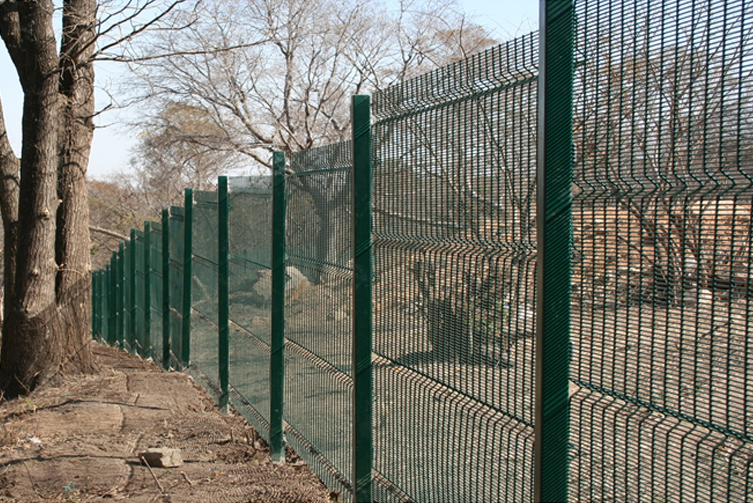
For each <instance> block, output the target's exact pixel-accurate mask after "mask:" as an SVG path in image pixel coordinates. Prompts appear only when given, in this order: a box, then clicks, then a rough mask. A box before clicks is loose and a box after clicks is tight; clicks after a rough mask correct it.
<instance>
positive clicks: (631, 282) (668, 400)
mask: <svg viewBox="0 0 753 503" xmlns="http://www.w3.org/2000/svg"><path fill="white" fill-rule="evenodd" d="M562 3H567V2H562ZM574 8H575V10H574V43H573V52H574V61H573V73H572V84H573V87H574V90H573V93H572V117H573V120H572V128H571V130H569V131H568V132H569V133H572V146H573V148H572V163H573V173H572V176H573V184H572V188H571V196H572V230H573V236H572V246H571V260H572V278H571V282H570V290H568V291H565V290H564V289H563V290H562V292H561V294H562V295H571V309H570V317H571V330H570V335H569V338H570V344H571V346H570V348H571V351H570V355H571V357H570V364H569V365H570V382H569V389H568V390H565V391H566V392H569V410H570V412H569V417H570V428H569V431H570V435H569V445H568V446H567V451H568V452H567V453H566V454H567V455H566V459H565V460H564V466H566V468H567V467H568V466H569V468H568V470H569V471H567V472H566V473H568V474H569V477H568V480H567V483H563V484H562V485H563V491H564V492H563V493H562V494H566V495H568V497H569V499H570V500H573V501H605V500H610V501H645V500H652V501H657V500H661V501H711V500H713V501H741V502H742V501H748V500H750V499H753V487H752V486H753V483H752V482H751V480H753V473H751V472H752V468H751V464H753V445H752V444H751V442H752V441H753V426H751V425H752V424H753V423H752V421H753V405H751V396H753V389H751V388H752V386H753V385H752V384H751V357H750V354H751V353H750V349H751V348H750V346H749V345H750V343H749V334H750V329H751V327H750V323H751V321H750V319H751V313H750V309H751V281H750V273H751V270H750V263H751V239H753V238H752V229H753V219H751V211H752V210H753V208H752V207H751V206H753V183H752V182H753V155H752V154H753V149H752V148H751V146H750V144H751V139H753V138H751V137H753V121H752V120H751V119H753V101H752V100H751V96H753V93H752V92H751V91H753V89H751V86H753V80H752V79H751V75H749V73H750V72H751V69H753V66H752V63H753V55H752V54H751V50H750V47H751V44H750V36H751V34H753V32H752V30H753V6H751V5H750V4H748V3H747V2H744V1H742V0H734V1H733V0H730V1H726V2H711V1H708V0H706V1H701V0H640V1H630V2H628V1H607V0H575V1H574ZM539 42H540V40H539V37H538V36H537V35H536V34H531V35H527V36H523V37H520V38H518V39H515V40H513V41H511V42H508V43H506V44H503V45H501V46H498V47H495V48H492V49H490V50H488V51H485V52H483V53H480V54H478V55H475V56H472V57H470V58H468V59H465V60H462V61H459V62H457V63H454V64H452V65H450V66H447V67H443V68H440V69H438V70H435V71H434V72H431V73H428V74H426V75H423V76H420V77H418V78H416V79H413V80H411V81H408V82H405V83H402V84H400V85H397V86H394V87H392V88H389V89H387V90H384V91H382V92H378V93H375V94H374V96H373V107H372V113H373V116H374V121H373V125H372V128H371V134H372V143H371V145H372V150H371V159H372V166H373V185H372V186H371V194H372V205H373V206H372V208H371V210H370V211H371V216H372V221H373V227H372V239H373V254H374V256H373V258H374V264H373V277H372V287H373V305H372V307H371V310H372V311H371V313H372V315H373V347H372V358H371V360H372V361H371V365H372V367H373V368H372V371H373V393H372V395H373V400H372V403H371V410H369V414H371V415H373V417H372V418H371V419H370V421H371V425H372V428H373V430H372V431H373V439H374V441H373V472H372V479H373V499H374V500H378V501H432V502H434V501H530V500H532V499H534V494H535V487H536V486H535V479H534V476H533V474H534V471H535V462H534V458H535V454H534V437H535V436H536V435H537V432H536V428H535V427H534V425H535V424H536V422H535V417H536V413H537V410H536V406H535V404H536V403H537V402H536V397H535V396H534V395H535V379H534V376H535V365H536V361H537V358H538V357H537V354H536V352H535V346H536V344H537V343H539V342H540V341H538V340H537V337H539V336H538V335H536V326H537V323H538V322H539V320H540V316H539V313H540V309H541V306H539V305H537V303H538V301H537V294H540V292H537V291H536V289H537V283H536V273H537V265H536V264H537V259H538V250H537V246H538V245H537V237H540V236H538V235H537V234H538V232H537V202H536V197H537V189H538V187H537V170H538V169H540V159H539V153H540V152H541V150H537V148H539V149H540V148H541V146H540V145H538V143H537V142H538V140H539V139H540V138H539V137H538V135H539V132H540V131H541V130H540V127H539V126H540V124H539V121H540V118H541V115H540V112H541V109H540V107H541V105H542V101H541V98H540V92H541V89H539V85H540V84H541V86H542V87H543V84H542V83H541V82H542V80H540V79H543V78H544V77H542V76H541V75H543V72H542V73H540V71H539V70H540V69H539V65H540V59H539V58H540V57H541V55H540V54H539ZM354 148H355V147H354V143H353V142H343V143H340V144H334V145H329V146H324V147H317V148H313V149H309V150H305V151H301V152H296V153H293V154H289V155H288V166H287V169H283V171H285V172H287V176H285V175H283V176H282V178H283V179H284V180H285V183H284V185H283V187H285V191H284V194H285V196H284V198H283V199H284V203H285V204H284V206H283V208H285V207H286V209H285V211H286V217H285V218H284V219H282V221H283V222H284V224H282V225H283V227H284V234H285V239H284V247H283V250H284V249H285V248H286V250H287V251H286V252H283V253H281V254H280V256H278V257H276V256H275V255H273V254H272V244H271V243H272V239H271V235H272V234H273V231H274V229H273V225H272V222H273V220H274V218H273V213H274V211H273V207H275V203H274V197H273V187H272V186H273V182H272V180H271V179H270V178H269V177H248V178H246V179H239V180H236V181H231V184H230V192H229V206H230V211H229V218H228V222H227V225H228V236H229V238H228V242H229V248H228V250H229V259H228V260H229V285H230V288H229V295H228V299H227V300H228V301H229V319H230V321H229V323H230V327H231V328H230V330H229V334H230V335H229V341H228V344H229V345H228V349H227V351H228V354H229V355H228V357H229V362H230V365H229V367H230V369H229V374H230V377H229V380H230V387H231V391H232V397H233V399H234V403H235V404H236V406H237V407H239V409H240V410H242V411H243V414H244V415H245V416H246V417H247V418H248V419H249V421H250V422H251V423H252V424H254V425H255V426H256V427H257V428H258V429H259V432H260V433H261V434H262V436H264V437H265V438H267V439H268V440H269V439H270V437H273V436H274V434H275V433H274V432H275V428H276V427H275V424H276V423H275V421H277V419H275V412H274V408H275V397H274V392H272V391H270V388H274V385H275V384H274V383H275V382H277V381H276V379H282V378H283V373H279V374H275V370H274V365H273V364H271V363H270V362H271V361H274V354H275V347H277V349H279V350H282V349H283V348H284V362H283V360H280V362H283V363H281V365H283V367H284V381H282V380H281V381H279V383H278V384H279V385H280V386H281V387H282V386H283V384H282V383H283V382H284V414H282V410H281V409H282V398H279V407H280V410H279V411H278V412H279V413H280V414H282V416H281V417H284V423H282V422H280V424H279V428H280V432H282V431H283V428H284V432H285V438H286V441H287V442H288V443H289V444H290V445H292V446H293V447H294V448H295V449H296V450H297V451H298V453H299V454H300V455H301V456H302V457H303V458H304V460H305V461H306V462H307V463H308V464H309V465H311V466H312V468H314V470H315V471H316V472H317V474H318V475H319V476H320V477H321V478H322V480H324V481H325V483H326V484H327V485H328V486H329V487H331V488H332V489H334V490H337V491H343V493H344V494H343V498H344V499H346V500H349V499H350V498H354V497H353V496H352V494H351V493H352V492H353V491H356V489H355V486H356V485H357V482H358V481H356V480H354V475H353V473H354V471H355V470H353V469H352V468H353V466H354V462H355V461H356V460H355V459H354V458H355V457H357V455H358V453H354V449H353V445H354V442H355V440H354V437H355V435H356V434H355V433H354V429H353V426H354V425H353V422H354V421H356V420H358V418H359V416H358V410H357V409H358V403H357V402H356V398H355V395H356V393H354V379H353V376H354V373H355V372H356V368H355V367H356V366H355V365H354V364H353V362H354V358H355V356H354V353H355V351H354V349H355V348H354V344H353V333H354V316H355V315H354V312H355V311H356V310H355V309H354V299H355V297H354V291H355V290H354V285H353V278H354V256H355V255H356V250H354V246H353V227H354V224H353V222H354V215H356V214H357V211H356V209H355V208H354V200H355V199H354V195H356V194H354V189H353V187H354V176H355V175H354V173H355V172H356V170H355V168H354V162H355V161H354V159H355V156H354ZM537 163H539V165H538V167H537ZM283 168H284V166H283ZM276 169H277V168H276ZM276 183H277V182H276V181H275V182H274V184H276ZM567 183H568V184H569V181H568V182H567ZM189 199H190V201H192V203H191V204H192V205H193V206H192V209H191V208H189V206H188V204H187V206H186V208H185V210H186V213H185V215H184V213H183V211H184V209H183V208H177V207H174V208H171V210H170V225H169V242H170V246H169V250H168V255H169V260H170V262H169V263H170V264H171V266H170V270H169V280H170V285H171V286H170V288H169V289H168V290H169V291H168V292H164V291H163V290H161V289H160V287H158V286H156V285H155V283H160V279H161V278H162V276H160V274H164V270H161V269H160V267H161V266H159V265H158V264H159V255H160V254H162V255H163V257H164V256H165V250H164V249H163V248H161V247H160V245H156V244H155V243H156V242H158V241H160V236H162V234H161V233H162V232H165V229H164V228H163V227H162V226H160V225H159V224H157V225H155V223H151V229H149V228H148V227H147V229H145V230H144V231H135V232H134V233H133V234H132V236H133V238H132V240H131V242H130V243H129V244H128V245H127V246H125V247H123V248H121V249H120V250H118V251H116V252H115V253H114V254H113V260H112V261H111V263H110V264H108V266H107V267H106V268H105V269H104V270H102V271H96V272H95V273H94V274H93V318H92V324H93V331H94V333H95V336H97V337H100V338H102V339H103V340H105V341H107V342H109V343H113V344H114V343H119V344H121V343H124V342H125V344H126V345H127V347H132V348H141V347H142V346H143V345H144V344H147V347H145V348H143V349H138V350H139V351H146V352H147V353H148V354H152V355H158V354H160V352H159V344H160V343H161V342H160V341H161V339H160V335H159V334H161V333H162V332H161V331H160V330H161V328H160V327H161V326H162V325H160V324H159V323H157V322H156V321H155V320H156V319H158V318H159V317H160V316H161V314H162V313H161V312H160V307H159V306H160V305H162V304H161V302H163V301H164V298H163V295H165V294H167V295H168V296H169V297H170V298H169V299H168V300H169V302H170V313H171V316H172V318H171V319H172V320H173V322H172V323H171V324H170V329H169V330H170V332H171V334H170V339H169V341H170V345H171V350H172V351H173V359H174V360H175V361H176V362H177V363H178V364H180V362H183V364H184V365H188V363H189V362H188V361H187V360H186V359H184V357H183V356H180V355H187V354H188V352H187V350H188V347H185V348H180V345H181V344H187V343H189V342H190V346H191V347H190V363H191V366H192V368H194V369H196V370H198V371H199V373H200V374H201V375H202V376H203V377H205V378H207V379H208V382H206V384H207V385H208V386H209V388H210V389H211V390H212V391H214V392H215V393H221V392H222V390H221V387H222V380H223V377H222V363H221V361H222V358H223V357H222V354H221V353H222V351H223V346H222V344H221V343H220V341H219V339H220V338H221V335H222V328H221V325H222V316H221V311H222V310H221V304H222V298H221V297H222V295H223V293H222V291H221V290H222V289H221V288H219V286H218V284H219V283H218V276H219V275H220V272H221V270H222V267H221V263H222V257H221V256H220V255H221V254H222V253H221V249H220V247H219V246H218V232H217V230H218V227H219V226H221V218H220V215H219V213H220V206H221V205H219V200H220V196H219V195H218V192H196V193H195V194H194V195H193V196H192V197H191V198H187V200H189ZM189 209H190V210H191V211H193V214H194V216H192V217H188V216H187V215H188V214H189ZM184 218H185V221H186V222H188V223H187V224H185V225H184V223H183V222H184ZM278 225H280V224H278ZM189 233H192V234H191V235H189ZM189 245H190V246H192V247H193V251H191V250H190V249H189V251H188V252H185V247H186V246H189ZM278 254H279V252H278ZM147 256H148V257H149V262H150V264H151V265H150V268H149V270H150V274H146V275H145V274H143V271H144V270H145V269H144V267H145V266H146V257H147ZM276 270H279V271H282V272H283V275H284V281H282V282H281V283H280V284H281V285H282V289H281V290H280V289H279V288H278V290H277V291H278V292H279V291H281V292H283V294H282V295H281V297H280V298H281V299H282V306H283V307H284V310H283V312H284V327H283V329H282V330H283V332H284V339H280V340H278V341H277V342H275V333H274V328H273V326H272V325H273V320H274V319H275V315H274V306H275V305H276V304H275V302H276V301H275V300H274V299H275V289H274V288H273V285H274V284H275V283H274V277H275V271H276ZM185 271H189V272H188V273H187V274H184V273H185ZM147 282H149V284H150V285H151V287H150V289H151V290H150V291H151V297H152V298H151V305H152V309H151V327H152V328H151V330H149V331H145V326H144V323H148V321H147V319H148V316H147V315H146V313H145V312H144V311H143V310H144V307H143V306H144V305H145V304H144V302H146V300H145V299H144V297H143V296H144V295H145V290H144V289H145V285H146V283H147ZM554 293H555V294H557V292H554ZM185 295H189V298H190V300H191V307H192V309H193V311H192V312H193V314H192V315H191V316H190V320H189V321H188V324H190V328H191V337H190V339H187V338H186V337H185V334H186V323H185V320H186V319H188V318H189V316H188V314H187V312H186V311H185V309H182V308H181V305H185V302H184V300H185V297H184V296H185ZM158 297H159V299H158ZM218 297H219V298H220V299H219V300H218ZM565 298H567V297H565ZM133 299H135V300H133ZM134 303H135V305H134ZM566 305H567V304H566ZM131 330H135V335H134V336H133V337H131V335H130V331H131ZM148 332H151V339H149V338H148ZM178 332H180V333H181V334H183V335H179V334H178ZM129 337H130V338H129ZM158 339H159V340H158ZM147 341H149V342H147ZM276 345H277V346H276ZM149 351H151V353H149ZM218 355H219V358H218ZM218 361H219V364H218ZM361 363H363V362H361ZM546 371H547V369H546V368H544V369H543V372H544V373H546ZM280 389H282V388H280ZM363 417H368V416H363ZM272 443H274V441H273V442H272ZM565 486H566V487H565ZM369 490H372V489H369Z"/></svg>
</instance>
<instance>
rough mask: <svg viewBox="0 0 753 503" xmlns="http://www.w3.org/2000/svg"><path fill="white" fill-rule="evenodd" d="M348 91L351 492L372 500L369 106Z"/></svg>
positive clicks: (367, 101) (365, 98)
mask: <svg viewBox="0 0 753 503" xmlns="http://www.w3.org/2000/svg"><path fill="white" fill-rule="evenodd" d="M370 101H371V100H370V97H369V96H353V101H352V124H353V253H354V256H353V492H354V497H355V498H354V499H355V501H356V502H359V503H360V502H367V501H368V502H371V501H373V498H372V495H371V493H372V484H371V482H372V480H371V479H372V477H371V470H372V464H373V452H374V443H373V429H372V408H373V404H372V402H373V380H372V367H371V339H372V319H371V316H372V313H371V303H372V302H371V293H372V291H371V288H372V285H371V281H372V277H373V268H374V265H373V259H372V249H371V111H370Z"/></svg>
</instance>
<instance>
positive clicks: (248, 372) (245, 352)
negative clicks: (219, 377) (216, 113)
mask: <svg viewBox="0 0 753 503" xmlns="http://www.w3.org/2000/svg"><path fill="white" fill-rule="evenodd" d="M229 183H230V193H229V199H230V201H229V204H230V214H229V253H230V269H229V270H230V278H229V280H230V321H231V329H230V376H231V383H232V388H233V391H234V396H233V398H234V399H235V400H236V405H238V406H239V410H240V411H241V413H243V415H244V416H245V417H246V418H247V419H248V420H249V422H250V423H251V424H252V425H253V426H254V427H256V428H257V431H259V433H260V434H261V435H262V436H263V437H264V438H265V439H266V440H267V441H269V418H270V416H269V414H270V393H269V357H270V345H271V339H270V327H271V300H272V299H271V295H272V288H271V285H272V282H271V280H272V271H271V260H272V255H271V245H272V241H271V237H272V188H271V183H272V178H271V176H244V177H233V178H230V179H229Z"/></svg>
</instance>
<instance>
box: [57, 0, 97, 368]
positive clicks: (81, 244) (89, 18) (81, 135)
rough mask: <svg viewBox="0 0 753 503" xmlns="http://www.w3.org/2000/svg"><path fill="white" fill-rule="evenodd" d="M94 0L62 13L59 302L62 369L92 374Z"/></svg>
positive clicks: (69, 5)
mask: <svg viewBox="0 0 753 503" xmlns="http://www.w3.org/2000/svg"><path fill="white" fill-rule="evenodd" d="M96 12H97V2H96V0H68V1H67V2H65V4H64V7H63V39H62V44H61V58H60V67H61V76H60V100H61V137H60V140H61V141H60V145H61V148H60V165H59V169H58V197H59V198H60V207H59V208H58V212H57V229H56V230H57V235H56V242H55V259H56V261H57V264H58V276H57V284H56V299H57V305H58V315H59V316H60V318H61V320H60V322H61V329H62V330H63V334H65V335H64V337H65V338H64V341H63V343H62V348H61V349H62V352H63V354H62V364H63V365H64V367H65V368H66V370H68V371H72V372H82V371H84V372H85V371H89V370H91V368H92V357H91V351H89V346H88V343H89V340H90V334H89V331H90V327H89V323H90V320H91V288H90V275H89V272H90V271H91V254H90V252H89V249H90V243H89V198H88V188H87V185H86V171H87V167H88V164H89V153H90V152H91V143H92V140H93V137H94V123H93V116H94V66H93V63H92V61H91V57H92V55H93V53H94V38H95V35H96V34H95V32H94V29H95V26H96V23H95V20H96Z"/></svg>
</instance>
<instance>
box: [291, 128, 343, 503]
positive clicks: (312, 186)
mask: <svg viewBox="0 0 753 503" xmlns="http://www.w3.org/2000/svg"><path fill="white" fill-rule="evenodd" d="M351 148H352V147H351V142H343V143H337V144H333V145H329V146H326V147H320V148H314V149H310V150H306V151H302V152H297V153H293V154H291V155H290V168H291V169H292V170H293V171H294V172H295V174H294V175H291V176H290V177H289V178H288V181H287V243H286V247H287V252H288V260H287V262H286V271H285V272H286V281H285V299H286V301H285V318H286V320H285V322H286V329H285V335H286V341H285V344H286V362H287V363H286V368H285V373H286V376H285V377H286V383H285V419H286V421H287V422H288V427H287V429H286V435H287V440H288V442H289V443H290V444H291V445H293V447H294V448H295V449H296V451H297V452H298V453H299V454H300V455H301V457H303V459H304V460H305V461H306V462H307V463H308V464H309V465H310V466H311V467H312V468H313V469H314V471H315V472H316V473H317V474H318V475H319V477H321V478H322V480H324V481H325V483H326V484H327V485H328V487H330V488H338V487H339V488H340V489H342V490H343V494H346V493H347V490H346V489H347V488H348V487H350V480H349V477H350V471H351V464H352V463H351V458H352V456H351V446H352V443H351V436H352V434H351V413H352V407H351V391H352V379H351V364H350V362H351V346H352V345H351V318H350V313H351V304H352V293H351V285H352V274H353V272H352V264H351V262H352V261H351V257H352V255H353V251H352V245H351V240H352V238H351V222H352V216H351V208H352V201H351V198H352V192H351V190H352V183H353V182H352V164H353V163H352V152H351Z"/></svg>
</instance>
